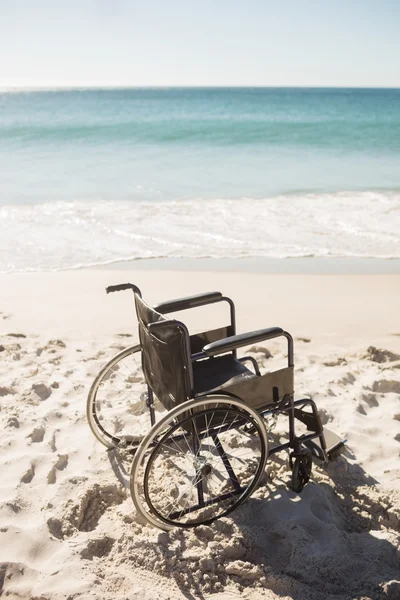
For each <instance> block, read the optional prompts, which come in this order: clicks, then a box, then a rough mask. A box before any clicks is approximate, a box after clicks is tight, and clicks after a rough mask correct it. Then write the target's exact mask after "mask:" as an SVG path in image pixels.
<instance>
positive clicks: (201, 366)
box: [193, 354, 256, 395]
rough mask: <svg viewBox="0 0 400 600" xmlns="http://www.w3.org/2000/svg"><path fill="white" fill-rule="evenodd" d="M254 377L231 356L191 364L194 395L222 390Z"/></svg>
mask: <svg viewBox="0 0 400 600" xmlns="http://www.w3.org/2000/svg"><path fill="white" fill-rule="evenodd" d="M255 377H256V375H255V373H253V372H252V371H250V370H249V369H247V367H245V366H244V364H243V363H241V362H240V361H239V360H237V359H236V358H235V357H234V356H232V355H231V354H226V355H223V356H217V357H213V358H208V359H205V360H200V361H197V362H195V363H193V380H194V392H195V394H196V395H197V394H204V393H205V392H212V391H216V390H222V389H224V388H227V387H229V386H231V385H234V384H236V383H241V382H242V381H244V380H245V379H253V378H255Z"/></svg>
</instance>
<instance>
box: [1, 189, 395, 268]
mask: <svg viewBox="0 0 400 600" xmlns="http://www.w3.org/2000/svg"><path fill="white" fill-rule="evenodd" d="M399 211H400V193H399V192H376V191H364V192H346V191H343V192H337V193H332V194H327V193H325V194H316V193H312V194H307V193H302V194H290V195H281V196H275V197H270V198H265V199H254V198H242V199H240V200H231V199H214V200H204V199H196V200H187V201H179V202H178V201H170V202H148V201H146V202H136V201H135V202H131V201H123V202H109V201H99V202H88V201H75V202H48V203H43V204H36V205H18V206H16V205H8V206H2V207H0V228H1V231H2V235H1V238H0V256H1V259H0V271H2V272H10V271H28V270H58V269H68V268H82V267H90V266H95V265H106V264H112V263H115V262H121V261H128V260H137V259H152V258H161V257H163V258H241V257H255V256H258V257H271V258H295V257H311V256H314V257H365V258H367V257H373V258H400V232H399V228H398V218H397V214H396V213H398V212H399Z"/></svg>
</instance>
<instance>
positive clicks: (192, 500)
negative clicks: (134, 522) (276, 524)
mask: <svg viewBox="0 0 400 600" xmlns="http://www.w3.org/2000/svg"><path fill="white" fill-rule="evenodd" d="M267 455H268V441H267V433H266V430H265V425H264V422H263V420H262V418H261V417H260V416H259V415H258V413H257V412H255V411H254V410H253V409H251V408H250V407H248V406H246V404H245V403H244V402H242V401H241V400H236V399H235V398H231V397H227V396H218V395H215V396H207V397H204V398H201V399H200V398H199V399H197V400H189V401H187V402H185V403H183V404H181V405H180V406H178V407H176V408H174V409H173V410H171V411H169V412H168V414H167V415H166V416H165V417H164V418H162V419H161V421H160V422H159V423H157V424H156V425H154V426H153V428H152V429H151V431H150V432H149V433H148V435H147V436H146V437H145V438H144V439H143V441H142V443H141V445H140V447H139V449H138V451H137V453H136V455H135V457H134V460H133V463H132V469H131V481H130V483H131V495H132V500H133V503H134V505H135V507H136V509H137V511H138V513H139V514H140V515H141V516H142V517H144V518H145V519H146V520H147V521H148V522H150V523H151V524H153V525H155V526H157V527H160V528H161V529H165V530H168V529H171V528H172V527H175V526H178V527H195V526H197V525H201V524H203V525H204V524H208V523H211V522H212V521H214V520H215V519H218V518H220V517H223V516H225V515H227V514H228V513H230V512H231V511H232V510H234V509H235V508H236V507H237V506H239V505H240V504H241V503H242V502H243V501H244V500H245V499H246V498H248V496H249V495H250V494H251V493H252V491H253V490H254V488H255V487H256V485H257V483H258V481H259V479H260V477H261V475H262V473H263V471H264V467H265V462H266V459H267Z"/></svg>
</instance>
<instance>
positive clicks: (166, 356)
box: [135, 294, 192, 410]
mask: <svg viewBox="0 0 400 600" xmlns="http://www.w3.org/2000/svg"><path fill="white" fill-rule="evenodd" d="M135 305H136V314H137V318H138V323H139V340H140V345H141V348H142V368H143V373H144V376H145V378H146V382H147V385H149V387H150V388H151V389H152V390H153V392H154V394H155V395H156V396H157V398H158V400H160V402H161V403H162V404H163V405H164V406H165V407H166V408H167V409H168V410H170V409H171V408H173V407H174V406H176V405H177V404H180V403H182V402H185V400H187V399H188V398H190V397H191V396H192V390H191V387H192V385H191V363H190V343H189V336H188V333H187V330H186V328H185V327H184V326H183V325H182V324H181V323H179V322H178V321H174V320H171V319H166V318H165V317H164V316H163V315H162V314H161V313H158V312H157V311H155V310H154V309H152V308H150V306H148V305H147V304H146V303H145V302H144V301H143V300H142V299H141V298H140V297H139V296H138V295H137V294H135ZM150 324H151V327H149V326H150Z"/></svg>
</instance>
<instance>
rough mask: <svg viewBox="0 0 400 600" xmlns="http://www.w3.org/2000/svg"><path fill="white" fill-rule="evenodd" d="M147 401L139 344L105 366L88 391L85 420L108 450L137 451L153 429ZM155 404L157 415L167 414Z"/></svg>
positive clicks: (157, 403) (118, 355) (126, 349)
mask: <svg viewBox="0 0 400 600" xmlns="http://www.w3.org/2000/svg"><path fill="white" fill-rule="evenodd" d="M147 397H148V388H147V384H146V382H145V379H144V375H143V371H142V365H141V354H140V345H139V344H138V345H136V346H130V347H129V348H125V350H122V351H121V352H118V354H116V355H115V356H114V357H113V358H112V359H111V360H110V361H109V362H108V363H107V364H106V365H104V367H102V369H101V370H100V371H99V373H98V375H97V376H96V378H95V379H94V381H93V383H92V386H91V388H90V390H89V394H88V398H87V403H86V416H87V420H88V423H89V426H90V429H91V430H92V433H93V434H94V436H95V437H96V438H97V439H98V441H99V442H101V443H102V444H104V446H106V447H107V448H109V449H111V448H115V447H117V446H120V445H126V446H129V448H130V449H131V450H134V449H136V448H137V447H138V445H139V443H140V442H141V440H142V439H143V437H144V436H145V435H146V434H147V433H148V431H149V430H150V428H151V420H150V411H149V408H148V406H147V404H146V399H147ZM154 401H155V402H154V408H155V410H156V411H157V414H158V413H161V412H164V408H163V407H162V406H161V404H160V403H159V402H158V401H157V400H156V399H154Z"/></svg>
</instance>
